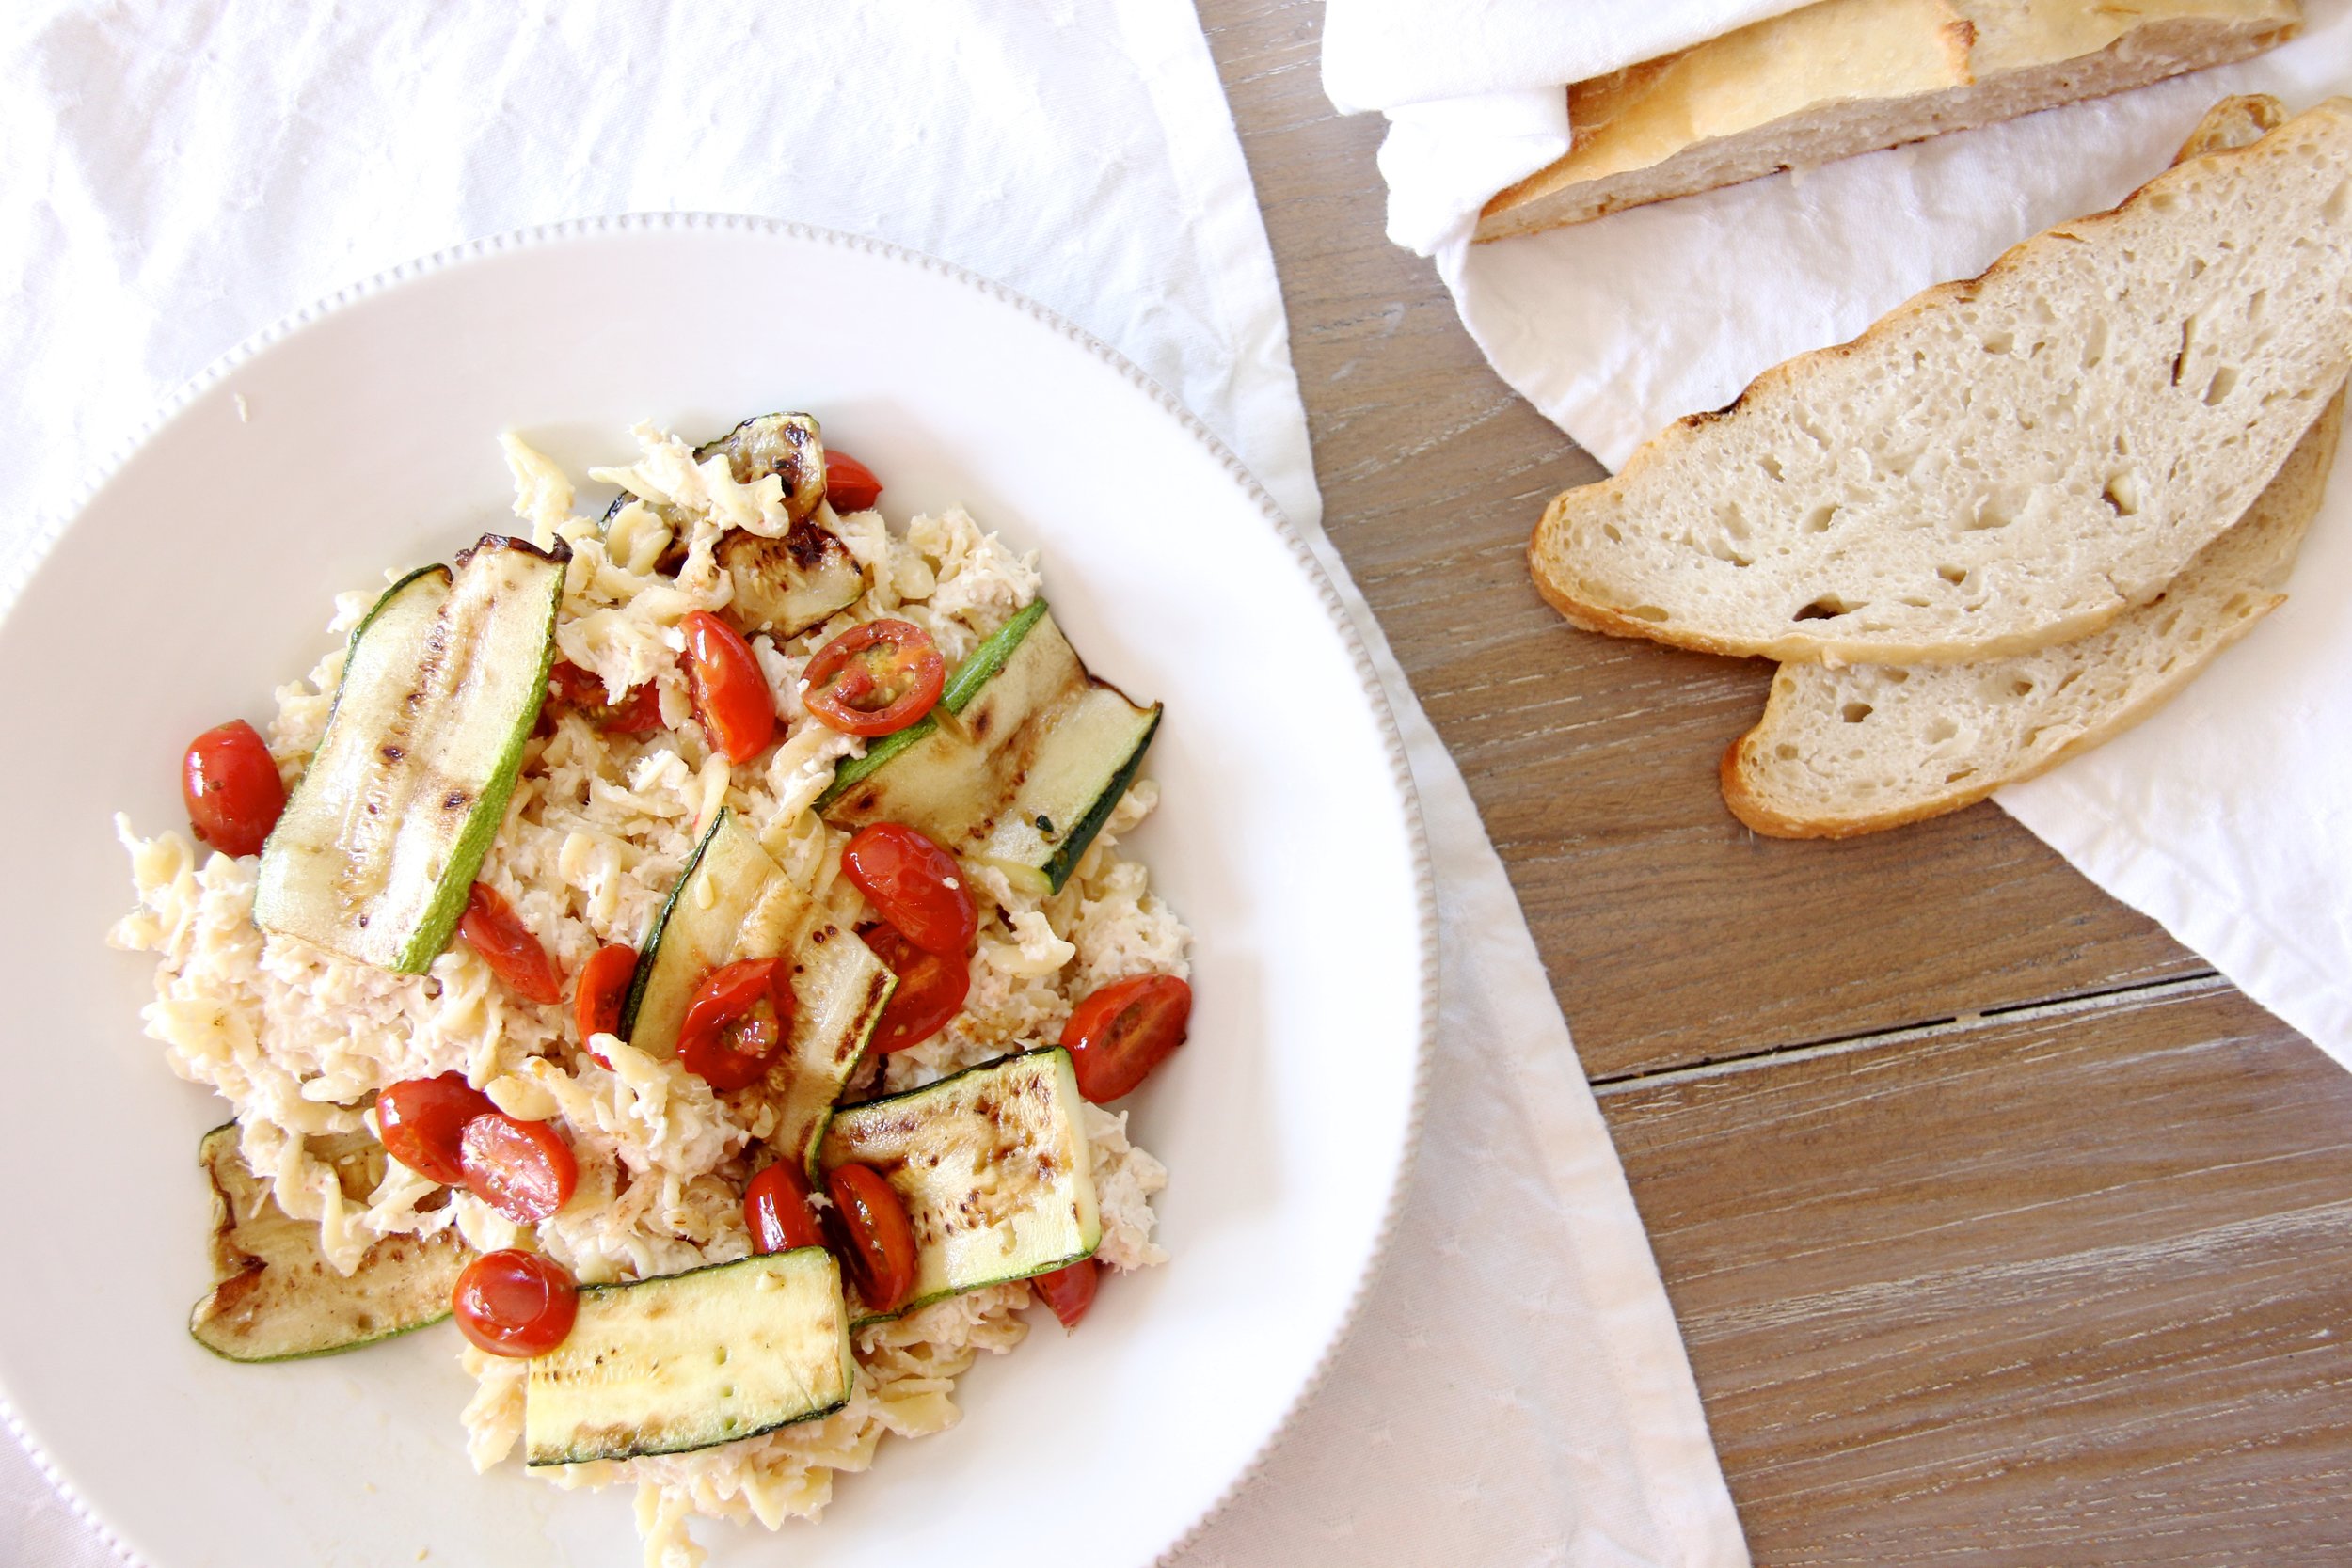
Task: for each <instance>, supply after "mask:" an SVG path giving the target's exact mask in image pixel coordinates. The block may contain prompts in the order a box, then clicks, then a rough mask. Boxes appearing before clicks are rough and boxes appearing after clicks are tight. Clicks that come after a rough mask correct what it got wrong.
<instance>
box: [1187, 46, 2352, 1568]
mask: <svg viewBox="0 0 2352 1568" xmlns="http://www.w3.org/2000/svg"><path fill="white" fill-rule="evenodd" d="M1200 10H1201V14H1202V19H1203V21H1204V22H1205V23H1206V24H1207V27H1208V32H1209V40H1210V45H1211V47H1212V49H1213V50H1214V52H1215V54H1216V59H1217V63H1218V67H1219V69H1220V71H1222V73H1223V76H1224V80H1225V85H1226V89H1227V91H1228V93H1229V94H1230V95H1231V97H1232V104H1233V110H1234V115H1235V117H1236V119H1238V121H1239V123H1240V127H1241V133H1242V144H1243V147H1244V149H1245V150H1246V151H1247V153H1248V158H1249V165H1250V170H1251V173H1252V175H1253V176H1254V177H1255V179H1256V182H1257V186H1258V195H1259V198H1260V200H1261V202H1262V203H1263V207H1264V211H1265V219H1266V228H1267V230H1268V232H1269V234H1270V235H1271V237H1272V240H1273V245H1274V254H1275V260H1276V262H1277V265H1278V266H1279V270H1280V273H1281V277H1282V287H1283V295H1284V299H1285V303H1286V304H1287V306H1288V308H1289V311H1290V324H1291V352H1292V355H1293V356H1294V358H1295V362H1296V365H1297V370H1298V378H1299V385H1300V388H1301V389H1302V391H1303V392H1304V394H1305V397H1306V404H1307V414H1308V419H1309V421H1310V424H1311V430H1312V434H1313V438H1314V448H1315V465H1316V471H1317V475H1318V477H1319V478H1320V480H1321V482H1322V485H1323V494H1324V501H1325V508H1326V511H1325V523H1326V526H1327V528H1328V530H1329V531H1330V533H1331V536H1332V538H1333V539H1334V540H1335V541H1336V542H1337V543H1338V545H1339V548H1340V551H1341V553H1342V554H1343V556H1345V558H1346V560H1347V562H1348V565H1349V567H1350V568H1351V569H1352V570H1353V571H1354V573H1355V575H1356V578H1357V581H1358V582H1359V584H1360V585H1361V586H1362V588H1363V590H1364V592H1365V594H1366V595H1367V596H1368V597H1369V598H1370V600H1371V602H1372V606H1373V609H1374V610H1375V612H1376V613H1377V614H1378V615H1379V617H1380V621H1381V624H1382V625H1383V626H1385V627H1386V628H1387V630H1388V634H1389V637H1390V639H1391V642H1392V643H1393V644H1394V646H1395V649H1396V652H1397V655H1398V657H1400V658H1401V659H1402V660H1403V662H1404V666H1405V669H1406V673H1407V674H1409V675H1410V676H1411V678H1412V682H1413V686H1414V689H1415V690H1416V691H1418V692H1419V693H1420V696H1421V700H1422V705H1424V706H1425V707H1426V708H1427V709H1428V712H1429V716H1430V718H1431V719H1432V720H1433V721H1435V722H1436V724H1437V727H1438V733H1439V734H1440V735H1442V736H1444V738H1445V741H1446V743H1447V745H1448V746H1449V747H1451V748H1452V750H1453V752H1454V758H1455V760H1456V761H1458V762H1459V763H1460V765H1461V767H1462V770H1463V772H1464V773H1465V774H1466V775H1467V776H1468V778H1469V781H1470V792H1471V794H1472V795H1474V796H1475V797H1476V799H1477V801H1478V804H1479V808H1480V810H1481V811H1482V812H1483V813H1484V814H1485V816H1486V826H1487V828H1488V830H1489V831H1490V832H1492V834H1493V835H1494V839H1495V842H1496V844H1497V846H1498V847H1500V849H1501V850H1502V858H1503V861H1504V863H1505V864H1506V865H1508V867H1509V868H1510V873H1511V878H1512V881H1513V883H1514V885H1515V886H1516V887H1517V888H1518V895H1519V898H1520V901H1521V902H1522V904H1523V905H1524V906H1525V908H1526V911H1527V916H1528V920H1529V923H1530V924H1531V925H1532V926H1533V927H1534V933H1535V940H1536V942H1537V944H1538V945H1539V946H1540V947H1541V949H1542V951H1543V955H1544V960H1545V963H1546V965H1547V967H1548V968H1549V973H1550V976H1551V981H1552V986H1553V989H1554V990H1555V991H1556V992H1557V994H1558V996H1559V998H1560V1004H1561V1006H1562V1007H1563V1008H1564V1009H1565V1011H1566V1013H1567V1018H1568V1022H1569V1025H1570V1027H1571V1029H1572V1031H1573V1033H1574V1035H1575V1037H1576V1043H1577V1049H1578V1051H1579V1053H1581V1057H1582V1061H1583V1065H1584V1068H1585V1070H1586V1072H1587V1073H1588V1074H1589V1075H1590V1077H1591V1079H1592V1081H1593V1083H1594V1085H1595V1086H1596V1087H1597V1090H1598V1092H1599V1095H1600V1103H1601V1106H1602V1109H1603V1111H1604V1112H1605V1113H1606V1114H1607V1117H1608V1119H1609V1123H1610V1127H1611V1130H1612V1132H1613V1134H1614V1136H1615V1138H1616V1142H1617V1148H1618V1151H1619V1153H1620V1154H1621V1155H1622V1156H1623V1158H1624V1161H1625V1164H1626V1169H1627V1171H1628V1173H1629V1176H1630V1178H1631V1180H1632V1185H1633V1195H1634V1198H1635V1200H1636V1201H1637V1203H1638V1204H1639V1205H1640V1207H1641V1211H1642V1216H1643V1218H1644V1220H1645V1222H1646V1223H1647V1225H1648V1227H1649V1232H1650V1237H1651V1242H1652V1244H1653V1245H1654V1247H1655V1248H1656V1251H1657V1256H1658V1261H1659V1266H1660V1268H1661V1271H1662V1273H1663V1275H1664V1276H1665V1282H1666V1291H1667V1293H1668V1294H1669V1296H1671V1297H1672V1299H1673V1302H1674V1307H1675V1311H1676V1313H1677V1317H1678V1318H1679V1320H1680V1323H1681V1326H1682V1331H1683V1334H1684V1336H1685V1338H1686V1339H1687V1340H1688V1342H1689V1345H1690V1350H1691V1358H1692V1365H1693V1366H1694V1368H1695V1369H1696V1371H1697V1374H1698V1382H1699V1388H1700V1391H1701V1393H1702V1394H1703V1396H1704V1397H1705V1400H1706V1403H1707V1413H1708V1420H1709V1422H1710V1423H1711V1425H1712V1430H1713V1433H1714V1437H1715V1442H1716V1446H1717V1448H1718V1449H1719V1451H1720V1452H1721V1454H1722V1456H1723V1462H1724V1472H1725V1474H1726V1476H1727V1477H1728V1478H1729V1480H1730V1483H1731V1491H1732V1496H1733V1497H1734V1498H1735V1499H1736V1500H1737V1501H1738V1504H1739V1508H1740V1519H1741V1521H1742V1523H1743V1524H1744V1525H1745V1526H1746V1528H1747V1533H1748V1540H1749V1544H1750V1545H1751V1547H1752V1549H1753V1551H1754V1553H1755V1556H1756V1560H1757V1561H1758V1562H1759V1563H1768V1564H1780V1563H1857V1564H1863V1563H1867V1564H1874V1565H1877V1564H1899V1563H1900V1564H1912V1563H1935V1564H1972V1565H1973V1564H2021V1565H2025V1564H2034V1565H2039V1564H2074V1563H2086V1564H2088V1563H2098V1564H2116V1565H2122V1564H2156V1563H2163V1564H2216V1563H2249V1564H2253V1563H2258V1564H2265V1565H2268V1564H2281V1565H2283V1564H2291V1563H2296V1564H2299V1563H2330V1564H2341V1563H2347V1562H2352V1401H2348V1400H2347V1398H2346V1390H2345V1385H2347V1384H2352V1332H2345V1330H2346V1329H2347V1327H2352V1325H2348V1324H2347V1323H2346V1322H2345V1320H2346V1319H2347V1317H2348V1316H2352V1077H2347V1075H2346V1074H2345V1073H2344V1071H2342V1070H2341V1069H2337V1068H2336V1067H2334V1066H2333V1065H2332V1064H2330V1063H2329V1062H2328V1060H2327V1058H2326V1057H2324V1056H2323V1055H2321V1054H2320V1053H2319V1052H2318V1051H2317V1050H2316V1049H2314V1048H2313V1047H2312V1045H2311V1044H2310V1042H2308V1041H2306V1040H2305V1039H2303V1038H2302V1037H2300V1036H2298V1035H2297V1034H2296V1033H2295V1031H2293V1030H2292V1029H2289V1028H2288V1027H2287V1026H2286V1025H2284V1024H2283V1023H2280V1022H2279V1021H2278V1020H2276V1019H2274V1018H2272V1017H2271V1016H2270V1015H2269V1014H2267V1013H2265V1012H2264V1011H2263V1010H2262V1009H2261V1008H2259V1007H2257V1006H2254V1005H2253V1004H2252V1003H2250V1002H2249V1001H2248V1000H2246V998H2245V997H2244V996H2242V995H2240V994H2239V993H2238V991H2237V990H2235V989H2234V988H2233V987H2232V986H2231V985H2230V984H2229V983H2228V982H2226V981H2224V980H2221V979H2219V978H2218V977H2217V976H2216V975H2215V974H2214V973H2213V971H2212V969H2211V967H2210V966H2209V965H2207V964H2206V963H2205V962H2204V961H2203V960H2202V959H2201V958H2199V957H2198V956H2197V955H2195V954H2194V953H2190V952H2188V951H2186V950H2185V949H2184V948H2182V947H2181V946H2180V945H2179V944H2178V943H2176V942H2172V941H2171V940H2170V939H2169V937H2167V936H2166V935H2165V934H2164V932H2163V931H2162V930H2160V929H2159V928H2157V927H2155V926H2154V925H2153V923H2151V922H2150V921H2148V920H2146V919H2144V918H2142V917H2141V916H2139V915H2138V914H2137V913H2135V912H2133V911H2130V910H2128V909H2125V908H2124V907H2122V905H2119V904H2117V903H2116V902H2115V901H2113V900H2112V899H2110V898H2108V897H2106V895H2104V894H2102V893H2101V892H2099V891H2098V890H2097V889H2096V888H2094V887H2092V886H2091V885H2090V883H2089V882H2088V881H2086V880H2085V879H2083V878H2081V877H2080V876H2079V875H2077V874H2076V873H2075V872H2074V870H2073V869H2072V868H2071V867H2069V866H2068V865H2067V864H2066V863H2064V862H2062V861H2061V860H2059V859H2058V856H2056V855H2055V854H2053V853H2052V852H2051V851H2049V850H2048V849H2046V848H2044V847H2042V845H2041V844H2040V843H2039V842H2038V841H2037V840H2035V839H2034V838H2032V837H2031V836H2029V835H2028V834H2027V833H2026V832H2025V831H2024V830H2023V829H2021V828H2019V827H2017V826H2016V825H2015V824H2014V823H2012V822H2010V820H2009V818H2008V817H2006V816H2003V815H2002V814H2001V813H2000V812H1999V811H1998V810H1997V809H1996V808H1994V807H1993V806H1991V805H1982V806H1978V807H1975V808H1973V809H1971V810H1968V811H1965V812H1962V813H1960V814H1958V815H1956V816H1947V817H1944V818H1941V819H1939V820H1937V821H1934V822H1931V823H1927V824H1923V825H1920V826H1917V827H1914V828H1909V829H1905V830H1902V831H1899V832H1891V833H1884V834H1881V835H1877V836H1874V837H1869V838H1864V839H1861V840H1857V841H1854V842H1851V843H1846V844H1802V843H1800V844H1791V843H1781V842H1776V841H1773V840H1770V839H1762V838H1758V837H1756V835H1754V834H1752V833H1750V832H1747V831H1746V830H1745V829H1743V828H1741V827H1740V825H1739V824H1738V823H1737V822H1736V821H1734V820H1733V819H1732V817H1731V816H1729V814H1728V813H1726V812H1725V811H1724V807H1723V803H1722V801H1721V800H1720V798H1719V797H1718V795H1717V793H1716V789H1715V761H1716V757H1717V755H1718V754H1719V753H1720V752H1722V750H1723V748H1724V744H1725V743H1726V742H1727V741H1729V740H1730V738H1731V737H1732V736H1735V735H1736V734H1738V733H1739V732H1740V731H1741V730H1742V729H1744V728H1745V727H1746V726H1747V725H1748V724H1749V723H1750V722H1751V721H1753V719H1754V717H1755V715H1756V712H1757V711H1758V709H1759V708H1760V706H1761V704H1762V700H1763V692H1764V687H1765V683H1766V679H1767V676H1768V673H1769V669H1770V667H1769V666H1767V665H1763V664H1760V663H1753V662H1742V661H1735V660H1727V659H1717V658H1710V657H1704V656H1700V655H1694V654H1684V653H1677V652H1674V651H1670V650H1666V649H1662V648H1657V647H1652V646H1649V645H1647V644H1642V643H1635V642H1629V641H1616V640H1613V639H1607V638H1601V637H1595V636H1590V635H1587V634H1585V633H1582V632H1579V631H1575V630H1572V629H1571V628H1569V627H1568V626H1565V624H1564V623H1562V622H1561V621H1560V620H1559V619H1558V618H1557V617H1556V616H1554V615H1553V614H1552V613H1551V611H1550V610H1548V609H1546V608H1545V607H1544V605H1543V604H1542V603H1541V601H1540V600H1538V599H1537V598H1536V596H1535V594H1534V589H1533V588H1532V586H1531V585H1530V583H1529V581H1528V578H1527V574H1526V569H1525V566H1524V564H1523V562H1522V557H1521V551H1522V549H1523V546H1524V545H1525V542H1526V537H1527V533H1528V531H1529V530H1530V528H1531V527H1533V525H1534V520H1535V517H1536V515H1537V514H1538V513H1539V512H1540V511H1541V510H1542V506H1543V503H1544V501H1545V499H1548V498H1549V496H1550V495H1551V494H1552V492H1554V491H1555V490H1558V489H1560V488H1562V487H1564V486H1565V485H1569V484H1574V483H1581V482H1583V481H1586V480H1589V479H1592V478H1594V477H1596V476H1597V475H1598V474H1599V473H1600V472H1601V470H1600V468H1599V467H1598V466H1597V464H1595V463H1594V462H1593V460H1592V459H1591V458H1590V457H1588V456H1586V455H1585V454H1584V453H1583V452H1581V451H1579V450H1578V449H1577V448H1576V446H1575V445H1574V444H1573V443H1572V442H1570V441H1569V440H1568V439H1567V438H1566V437H1565V436H1562V435H1561V434H1560V432H1559V431H1558V430H1556V429H1555V428H1553V427H1552V426H1551V425H1550V424H1549V423H1548V422H1547V421H1546V420H1544V419H1543V417H1542V416H1541V415H1539V414H1537V413H1536V412H1535V411H1534V408H1532V407H1531V406H1529V405H1528V404H1526V403H1525V402H1523V401H1522V400H1520V399H1519V398H1518V396H1517V394H1515V393H1513V392H1512V391H1511V389H1510V388H1508V387H1506V386H1504V385H1503V383H1502V381H1501V380H1500V379H1498V378H1497V377H1496V376H1495V375H1494V373H1493V372H1491V371H1489V370H1488V369H1487V368H1486V364H1485V362H1484V361H1483V360H1482V359H1481V358H1480V356H1479V355H1478V351H1477V349H1476V348H1475V346H1474V345H1472V343H1471V342H1470V339H1469V337H1468V336H1467V335H1466V334H1465V333H1464V332H1463V330H1462V327H1461V325H1460V323H1459V322H1458V321H1457V320H1456V318H1455V316H1454V310H1453V307H1452V305H1451V304H1450V302H1449V301H1448V299H1447V297H1446V294H1445V291H1444V289H1443V287H1442V285H1440V284H1439V283H1438V278H1437V276H1436V273H1435V272H1434V270H1433V269H1432V268H1431V266H1430V265H1429V264H1428V263H1427V262H1425V261H1420V260H1417V259H1416V258H1414V257H1412V256H1410V255H1408V254H1406V252H1404V251H1401V250H1399V249H1397V248H1395V247H1394V246H1392V245H1389V244H1388V242H1387V241H1386V239H1385V238H1384V237H1383V235H1382V231H1381V226H1382V201H1383V192H1382V187H1381V184H1380V181H1379V177H1378V174H1377V171H1376V170H1375V167H1374V164H1373V155H1374V152H1375V150H1376V148H1377V146H1378V143H1379V137H1380V134H1381V130H1382V125H1381V122H1380V121H1379V119H1378V118H1377V117H1358V118H1354V119H1341V118H1339V117H1337V116H1336V115H1334V114H1333V113H1332V111H1331V108H1330V105H1329V103H1327V101H1326V100H1325V98H1324V97H1323V94H1322V90H1321V85H1320V82H1319V80H1318V76H1317V42H1318V35H1319V31H1320V27H1321V21H1322V14H1321V13H1322V8H1321V7H1320V6H1319V5H1317V4H1314V3H1313V0H1200ZM1563 14H1564V16H1565V14H1566V13H1565V11H1564V13H1563Z"/></svg>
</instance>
